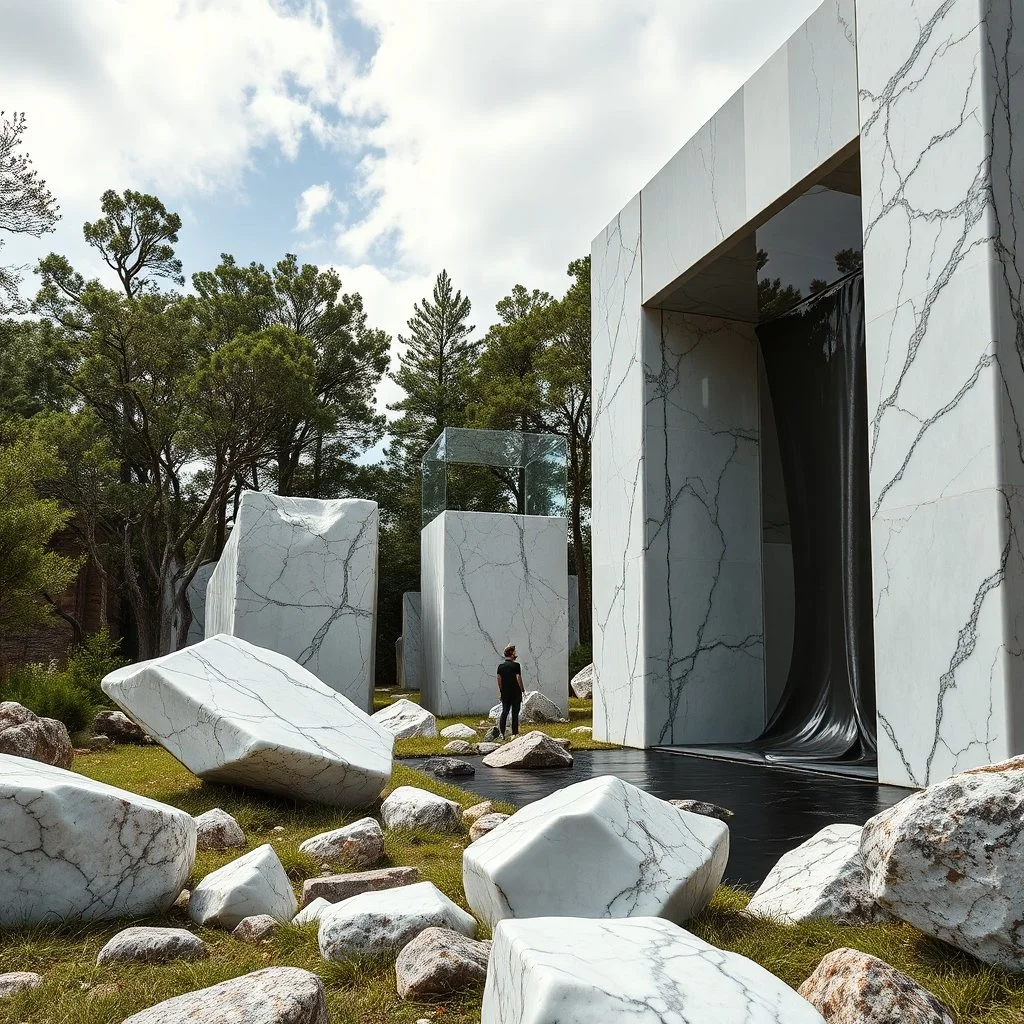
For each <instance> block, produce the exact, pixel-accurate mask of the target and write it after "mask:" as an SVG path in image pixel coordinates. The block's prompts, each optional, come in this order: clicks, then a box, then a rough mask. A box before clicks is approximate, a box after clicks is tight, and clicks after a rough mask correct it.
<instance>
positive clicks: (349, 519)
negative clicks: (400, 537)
mask: <svg viewBox="0 0 1024 1024" xmlns="http://www.w3.org/2000/svg"><path fill="white" fill-rule="evenodd" d="M377 524H378V513H377V503H376V502H374V501H364V500H362V499H357V498H345V499H338V500H330V501H321V500H318V499H315V498H284V497H280V496H279V495H276V494H268V493H265V492H262V491H259V492H257V491H246V492H244V493H243V495H242V500H241V503H240V505H239V508H238V515H237V517H236V519H235V525H234V527H233V529H232V531H231V535H230V537H229V538H228V542H227V544H226V545H225V547H224V551H223V553H222V554H221V558H220V561H219V562H218V563H217V568H216V570H215V571H214V573H213V575H212V576H211V578H210V582H209V584H208V585H207V592H206V593H207V597H206V636H207V637H212V636H214V635H215V634H217V633H227V634H230V635H231V636H237V637H241V638H242V639H243V640H248V641H249V642H250V643H254V644H257V645H259V646H260V647H267V648H270V649H271V650H273V651H277V652H278V653H280V654H284V655H287V656H288V657H289V658H292V659H293V660H294V661H297V662H298V663H299V664H300V665H303V666H304V667H305V668H307V669H309V671H310V672H312V673H313V674H314V675H315V676H317V678H319V679H321V680H322V681H323V682H325V683H327V684H328V686H331V687H333V688H334V689H335V690H337V691H338V692H339V693H341V694H343V695H344V696H346V697H347V698H348V699H349V700H351V701H352V702H353V703H354V704H355V705H356V706H357V707H358V708H360V709H362V710H364V711H370V710H372V705H373V672H374V644H375V642H376V622H377Z"/></svg>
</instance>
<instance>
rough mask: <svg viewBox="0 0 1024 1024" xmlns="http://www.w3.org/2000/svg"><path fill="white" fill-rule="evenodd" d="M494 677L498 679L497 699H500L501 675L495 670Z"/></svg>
mask: <svg viewBox="0 0 1024 1024" xmlns="http://www.w3.org/2000/svg"><path fill="white" fill-rule="evenodd" d="M494 678H495V679H497V680H498V700H501V675H500V674H499V673H497V672H496V673H495V674H494Z"/></svg>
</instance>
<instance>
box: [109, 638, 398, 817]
mask: <svg viewBox="0 0 1024 1024" xmlns="http://www.w3.org/2000/svg"><path fill="white" fill-rule="evenodd" d="M103 689H104V691H105V692H106V693H107V694H109V695H110V697H111V698H112V699H113V700H114V701H116V703H117V704H118V705H120V706H121V707H122V708H124V709H125V711H126V712H127V713H128V714H129V715H131V717H132V718H133V719H135V720H136V721H137V722H139V723H141V724H142V725H143V726H144V727H145V729H146V731H147V732H148V733H149V734H150V735H151V736H153V737H154V738H155V739H157V740H158V741H159V743H160V744H161V745H162V746H163V747H164V748H165V749H166V750H167V751H168V752H169V753H171V754H172V755H173V756H174V757H176V758H177V759H178V760H179V761H181V763H182V764H183V765H185V767H186V768H188V769H189V771H191V772H193V773H194V774H195V775H198V776H199V777H200V778H201V779H206V780H207V781H210V782H226V783H233V784H237V785H242V786H251V787H252V788H254V789H262V790H265V791H266V792H269V793H276V794H278V795H280V796H285V797H289V798H291V799H297V800H310V801H314V802H318V803H324V804H331V805H335V806H340V807H349V808H359V807H366V806H368V805H369V804H371V803H373V802H374V801H375V800H376V799H377V798H378V797H379V796H380V793H381V790H382V789H384V787H385V786H386V785H387V782H388V779H389V778H390V777H391V751H392V748H393V745H394V737H393V736H392V735H391V733H389V732H388V731H387V730H386V729H383V728H381V726H379V725H378V724H377V723H376V722H374V721H372V720H371V718H370V716H369V715H367V714H366V713H365V712H363V711H360V709H359V708H357V707H356V706H355V705H354V704H353V703H352V702H351V701H349V700H346V698H344V697H343V696H342V695H341V694H339V693H336V692H335V691H334V690H332V689H331V688H330V687H329V686H327V685H326V684H325V683H322V682H321V681H320V680H319V679H317V678H316V676H314V675H313V674H312V673H310V672H308V671H307V670H306V669H304V668H303V667H302V666H301V665H297V664H296V663H295V662H294V661H291V660H290V659H289V658H286V657H285V656H284V655H281V654H278V653H276V652H275V651H269V650H265V649H263V648H262V647H256V646H254V645H253V644H250V643H248V642H247V641H245V640H240V639H239V638H238V637H233V636H215V637H211V638H210V639H208V640H203V641H202V642H201V643H198V644H194V645H193V646H192V647H187V648H185V649H184V650H182V651H176V652H175V653H174V654H168V655H165V656H164V657H162V658H156V659H154V660H153V661H143V662H139V663H138V664H135V665H129V666H127V667H125V668H121V669H118V670H117V671H116V672H111V673H110V675H108V676H106V677H105V678H104V680H103Z"/></svg>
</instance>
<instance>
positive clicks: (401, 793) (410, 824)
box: [380, 786, 462, 832]
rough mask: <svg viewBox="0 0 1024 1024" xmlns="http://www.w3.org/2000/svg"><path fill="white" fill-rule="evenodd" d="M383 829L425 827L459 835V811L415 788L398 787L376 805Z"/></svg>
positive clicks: (451, 805) (460, 817)
mask: <svg viewBox="0 0 1024 1024" xmlns="http://www.w3.org/2000/svg"><path fill="white" fill-rule="evenodd" d="M380 813H381V817H382V818H383V819H384V827H385V828H428V829H432V830H433V831H434V832H459V831H461V829H462V808H461V807H460V806H459V805H458V804H457V803H455V801H454V800H446V799H445V798H444V797H443V796H438V795H437V794H436V793H430V792H428V791H427V790H425V789H417V788H416V787H415V786H399V787H398V788H397V789H396V790H394V791H393V792H392V793H391V794H390V795H389V796H388V798H387V799H386V800H385V801H384V802H383V803H382V804H381V805H380Z"/></svg>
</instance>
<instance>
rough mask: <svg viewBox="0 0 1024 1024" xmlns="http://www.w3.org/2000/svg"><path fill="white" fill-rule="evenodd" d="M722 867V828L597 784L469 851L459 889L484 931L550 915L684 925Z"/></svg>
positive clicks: (614, 785) (540, 804) (514, 820)
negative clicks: (646, 918)
mask: <svg viewBox="0 0 1024 1024" xmlns="http://www.w3.org/2000/svg"><path fill="white" fill-rule="evenodd" d="M555 849H557V850H558V856H557V857H553V856H552V855H551V851H552V850H555ZM728 858H729V829H728V827H727V826H726V825H724V824H723V823H722V822H720V821H716V820H715V819H714V818H706V817H702V816H701V815H697V814H688V813H687V812H686V811H679V810H676V808H674V807H670V806H669V805H668V804H666V803H665V801H664V800H659V799H658V798H657V797H653V796H651V795H650V794H649V793H645V792H644V791H643V790H640V789H637V787H636V786H632V785H630V784H629V783H628V782H623V781H622V780H621V779H618V778H616V777H614V776H611V775H604V776H601V777H599V778H596V779H590V780H588V781H587V782H578V783H576V785H574V786H567V787H566V788H565V789H560V790H558V791H557V792H556V793H552V794H551V796H548V797H545V798H544V799H542V800H537V801H535V802H534V803H532V804H527V806H526V807H524V808H523V809H522V810H520V811H517V812H516V813H515V814H513V815H512V817H511V818H509V819H508V821H505V822H502V823H501V824H500V825H498V827H497V828H495V829H493V830H492V831H491V832H488V833H487V835H485V836H482V837H481V838H480V839H478V840H477V841H476V842H475V843H473V844H472V845H471V846H469V847H467V848H466V850H465V852H464V853H463V855H462V880H463V885H464V887H465V890H466V901H467V902H468V903H469V905H470V907H472V909H473V912H474V913H475V914H476V915H477V917H479V918H480V919H481V920H482V921H485V922H486V923H487V924H490V925H494V924H497V922H498V921H501V920H504V919H505V918H509V917H548V916H552V915H555V916H557V915H565V916H566V917H637V916H655V917H665V918H668V919H669V920H670V921H675V922H677V923H682V922H684V921H686V920H688V919H689V918H691V917H693V916H694V915H695V914H699V913H700V912H701V911H702V910H703V909H704V908H705V907H706V906H707V905H708V902H709V901H710V900H711V896H712V895H713V893H714V891H715V888H716V887H717V886H718V883H719V882H720V881H721V880H722V874H723V873H724V871H725V864H726V861H727V860H728Z"/></svg>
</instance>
